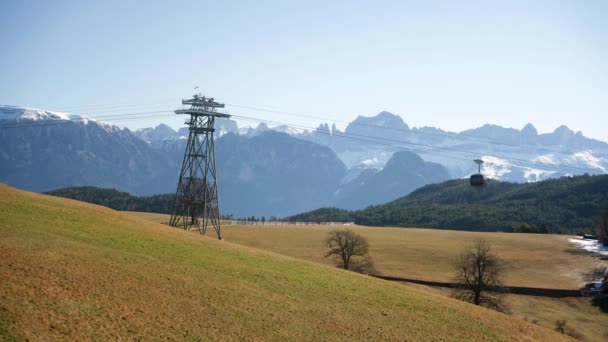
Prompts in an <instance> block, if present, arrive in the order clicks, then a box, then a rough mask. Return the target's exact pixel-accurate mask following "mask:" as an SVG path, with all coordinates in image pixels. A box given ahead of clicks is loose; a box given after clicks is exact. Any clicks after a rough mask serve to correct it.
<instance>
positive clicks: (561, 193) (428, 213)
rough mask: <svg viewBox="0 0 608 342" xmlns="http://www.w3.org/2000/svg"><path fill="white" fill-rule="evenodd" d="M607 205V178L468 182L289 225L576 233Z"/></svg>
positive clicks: (328, 211)
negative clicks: (315, 223) (484, 184)
mask: <svg viewBox="0 0 608 342" xmlns="http://www.w3.org/2000/svg"><path fill="white" fill-rule="evenodd" d="M606 206H608V175H601V176H588V175H584V176H576V177H562V178H559V179H550V180H546V181H542V182H537V183H527V184H516V183H507V182H499V181H490V182H488V186H487V187H485V188H472V187H470V186H469V184H468V180H466V179H460V180H451V181H447V182H443V183H439V184H432V185H427V186H424V187H422V188H420V189H418V190H416V191H414V192H412V193H411V194H409V195H408V196H405V197H401V198H399V199H397V200H395V201H392V202H389V203H387V204H383V205H377V206H370V207H368V208H366V209H363V210H357V211H344V210H340V209H335V208H324V209H319V210H315V211H311V212H308V213H303V214H299V215H294V216H291V217H289V220H292V221H354V222H355V223H357V224H362V225H370V226H399V227H430V228H441V229H458V230H473V231H513V230H514V229H515V231H523V232H539V233H540V232H547V231H548V232H566V231H569V232H575V231H579V230H589V229H590V228H591V226H592V222H593V219H594V218H595V217H596V215H598V213H599V211H600V210H601V208H603V207H606Z"/></svg>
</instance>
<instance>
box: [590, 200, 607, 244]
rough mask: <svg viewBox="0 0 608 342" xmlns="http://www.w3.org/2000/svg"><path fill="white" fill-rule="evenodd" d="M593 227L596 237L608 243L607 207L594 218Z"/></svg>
mask: <svg viewBox="0 0 608 342" xmlns="http://www.w3.org/2000/svg"><path fill="white" fill-rule="evenodd" d="M593 229H594V230H595V236H597V239H598V240H599V241H601V242H603V243H604V244H605V245H608V207H607V208H604V210H602V211H601V213H600V215H598V216H597V217H596V218H595V222H593Z"/></svg>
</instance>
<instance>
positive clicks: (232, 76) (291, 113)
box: [0, 0, 608, 141]
mask: <svg viewBox="0 0 608 342" xmlns="http://www.w3.org/2000/svg"><path fill="white" fill-rule="evenodd" d="M607 17H608V1H584V0H580V1H209V2H206V1H89V0H84V1H59V0H57V1H28V0H24V1H19V0H4V1H1V2H0V46H1V47H2V48H1V49H0V104H5V105H18V106H26V107H33V108H42V109H48V110H58V111H70V112H75V113H80V114H85V115H89V116H92V117H104V116H106V117H108V116H113V115H118V114H133V113H156V112H161V111H167V112H165V113H166V114H167V115H166V116H163V117H149V116H153V115H145V114H142V115H140V116H142V117H144V118H142V119H135V120H134V119H130V120H116V119H117V118H116V117H114V119H113V120H109V119H108V121H110V122H113V123H115V124H117V125H120V126H127V127H129V128H131V129H137V128H141V127H148V126H155V125H157V124H159V123H161V122H164V123H167V124H170V125H171V126H173V127H176V128H177V127H179V126H181V125H183V121H184V120H183V119H184V118H183V117H178V116H177V115H172V114H171V113H170V112H169V111H170V110H172V109H176V108H178V107H180V100H181V99H182V98H188V97H191V95H192V94H193V93H194V92H195V90H194V87H198V91H200V92H202V93H204V94H205V95H208V96H212V97H214V98H215V99H216V100H217V101H220V102H225V103H226V108H225V111H227V112H228V113H231V114H235V115H242V116H249V117H254V118H258V119H265V120H272V121H278V122H284V123H290V124H297V125H303V126H310V127H314V126H317V125H318V124H319V123H321V122H329V123H330V124H331V123H332V122H335V123H336V125H337V126H338V127H341V128H344V127H345V126H346V124H347V123H348V122H349V121H352V120H354V118H356V117H357V116H359V115H364V116H372V115H375V114H377V113H379V112H380V111H382V110H387V111H390V112H392V113H395V114H398V115H400V116H401V117H402V118H403V119H404V121H405V122H406V123H408V124H409V125H410V126H416V127H421V126H434V127H439V128H442V129H444V130H449V131H457V132H458V131H462V130H465V129H469V128H474V127H478V126H481V125H483V124H486V123H492V124H498V125H501V126H505V127H514V128H518V129H521V128H522V127H523V126H524V125H525V124H526V123H532V124H533V125H534V126H535V127H536V128H537V129H538V130H539V132H541V133H543V132H551V131H553V130H554V129H555V128H557V127H558V126H560V125H567V126H568V127H570V128H571V129H573V130H574V131H582V132H583V134H585V135H586V136H589V137H592V138H596V139H600V140H603V141H608V131H607V130H606V123H607V122H608V119H607V118H608V20H606V18H607ZM252 108H256V109H252ZM262 108H263V109H268V110H260V109H262ZM146 116H148V117H146ZM243 124H244V125H257V122H254V121H252V122H246V121H241V122H240V125H243Z"/></svg>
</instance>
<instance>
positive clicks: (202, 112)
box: [169, 94, 230, 240]
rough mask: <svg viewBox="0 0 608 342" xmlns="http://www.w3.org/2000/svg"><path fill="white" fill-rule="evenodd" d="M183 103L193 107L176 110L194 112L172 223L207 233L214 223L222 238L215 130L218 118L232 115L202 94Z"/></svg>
mask: <svg viewBox="0 0 608 342" xmlns="http://www.w3.org/2000/svg"><path fill="white" fill-rule="evenodd" d="M182 105H184V106H188V105H189V106H190V108H187V109H178V110H176V111H175V114H188V115H190V119H188V120H187V121H186V124H187V125H188V126H189V128H190V133H189V135H188V143H187V145H186V152H185V153H184V161H183V163H182V169H181V171H180V173H179V181H178V183H177V191H176V193H175V201H174V203H173V210H172V213H171V220H170V222H169V224H170V225H171V226H174V227H182V228H184V229H185V230H198V231H200V233H201V234H203V235H204V234H205V233H206V232H207V227H209V225H211V226H213V228H214V229H215V232H216V233H217V236H218V238H219V239H220V240H221V239H222V230H221V227H220V210H219V205H218V196H217V173H216V169H215V147H214V141H213V133H214V131H215V128H214V122H215V118H218V117H220V118H229V117H230V115H228V114H223V113H218V112H216V111H215V109H216V108H224V104H222V103H218V102H215V101H214V99H213V98H209V97H205V96H202V95H201V94H196V95H194V98H192V99H190V100H182Z"/></svg>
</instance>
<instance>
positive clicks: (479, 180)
mask: <svg viewBox="0 0 608 342" xmlns="http://www.w3.org/2000/svg"><path fill="white" fill-rule="evenodd" d="M474 161H475V163H476V164H477V173H475V174H472V175H471V178H470V179H469V182H470V183H471V186H474V187H482V186H486V179H485V178H484V177H483V175H482V174H481V164H483V160H481V159H475V160H474Z"/></svg>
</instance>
